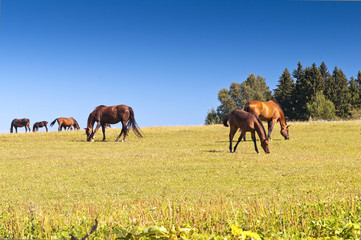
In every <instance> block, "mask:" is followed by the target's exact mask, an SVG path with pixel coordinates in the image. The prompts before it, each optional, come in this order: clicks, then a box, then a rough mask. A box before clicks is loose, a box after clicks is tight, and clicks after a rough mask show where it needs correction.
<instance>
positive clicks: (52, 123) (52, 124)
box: [50, 119, 58, 127]
mask: <svg viewBox="0 0 361 240" xmlns="http://www.w3.org/2000/svg"><path fill="white" fill-rule="evenodd" d="M57 120H58V119H55V120H54V121H52V122H51V123H50V127H52V126H54V124H55V122H56V121H57Z"/></svg>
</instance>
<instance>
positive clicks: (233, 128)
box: [223, 109, 270, 153]
mask: <svg viewBox="0 0 361 240" xmlns="http://www.w3.org/2000/svg"><path fill="white" fill-rule="evenodd" d="M227 121H229V125H230V129H229V150H230V151H231V152H236V148H237V146H238V144H239V142H240V141H241V139H242V138H243V137H244V136H245V134H246V132H251V134H252V140H253V142H254V148H255V150H256V152H257V153H259V152H258V148H257V143H256V134H255V132H257V134H258V137H259V138H260V141H261V146H262V148H263V150H264V151H265V153H270V149H269V145H268V143H269V139H268V138H267V136H266V130H265V129H264V127H263V124H262V121H261V120H260V119H259V118H258V117H257V116H256V115H254V114H252V113H248V112H245V111H243V110H241V109H237V110H234V111H232V112H231V113H230V114H228V115H227V116H226V117H225V118H224V120H223V125H224V126H225V127H228V124H227ZM239 128H240V129H241V136H240V137H239V138H238V141H237V143H236V145H235V146H234V149H233V151H232V141H233V137H234V135H235V134H236V132H237V130H238V129H239Z"/></svg>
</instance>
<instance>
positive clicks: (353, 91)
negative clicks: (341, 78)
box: [348, 77, 360, 109]
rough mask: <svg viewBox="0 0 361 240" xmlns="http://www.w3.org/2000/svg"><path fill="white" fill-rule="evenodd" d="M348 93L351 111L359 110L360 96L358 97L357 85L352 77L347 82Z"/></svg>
mask: <svg viewBox="0 0 361 240" xmlns="http://www.w3.org/2000/svg"><path fill="white" fill-rule="evenodd" d="M348 89H349V92H350V104H351V109H357V108H360V105H359V102H360V95H359V89H358V87H357V83H356V81H355V79H354V78H353V77H351V79H350V82H349V87H348Z"/></svg>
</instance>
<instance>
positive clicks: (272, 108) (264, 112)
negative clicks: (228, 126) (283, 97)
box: [244, 100, 290, 140]
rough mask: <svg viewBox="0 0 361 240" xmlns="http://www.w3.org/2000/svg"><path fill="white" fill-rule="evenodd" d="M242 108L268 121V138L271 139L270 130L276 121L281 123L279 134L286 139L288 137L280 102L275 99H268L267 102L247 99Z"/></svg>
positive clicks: (287, 126)
mask: <svg viewBox="0 0 361 240" xmlns="http://www.w3.org/2000/svg"><path fill="white" fill-rule="evenodd" d="M244 110H245V111H247V112H250V113H253V114H254V115H256V116H257V117H259V118H260V119H261V120H262V121H267V122H268V138H270V139H271V132H272V130H273V127H274V125H275V124H276V123H277V121H279V122H280V125H281V135H282V136H283V137H284V138H285V139H286V140H288V139H290V137H289V129H288V128H289V125H287V123H286V118H285V115H284V113H283V110H282V108H281V106H280V104H279V103H278V102H277V101H276V100H270V101H268V102H261V101H257V100H254V101H249V102H248V103H246V105H245V106H244Z"/></svg>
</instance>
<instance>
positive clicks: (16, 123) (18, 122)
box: [10, 118, 30, 133]
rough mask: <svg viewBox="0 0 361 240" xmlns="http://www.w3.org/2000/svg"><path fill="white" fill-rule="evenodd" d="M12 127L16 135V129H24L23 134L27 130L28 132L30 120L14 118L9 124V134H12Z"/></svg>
mask: <svg viewBox="0 0 361 240" xmlns="http://www.w3.org/2000/svg"><path fill="white" fill-rule="evenodd" d="M13 127H14V128H15V132H16V133H18V127H25V132H27V131H28V129H29V132H30V120H29V119H28V118H22V119H17V118H15V119H14V120H13V121H12V122H11V127H10V133H13Z"/></svg>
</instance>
